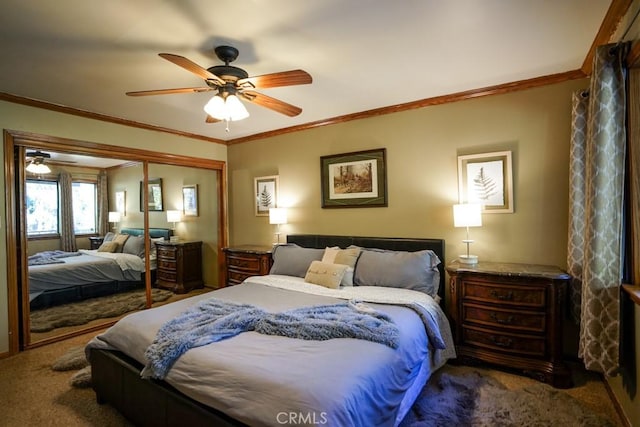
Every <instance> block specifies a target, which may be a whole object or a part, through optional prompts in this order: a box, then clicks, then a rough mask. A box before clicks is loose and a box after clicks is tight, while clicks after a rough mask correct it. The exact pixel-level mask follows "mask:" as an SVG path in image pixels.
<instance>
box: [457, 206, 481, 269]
mask: <svg viewBox="0 0 640 427" xmlns="http://www.w3.org/2000/svg"><path fill="white" fill-rule="evenodd" d="M481 225H482V205H478V204H473V203H465V204H459V205H453V226H454V227H466V228H467V238H466V239H465V240H463V242H464V243H466V244H467V253H466V255H460V256H459V257H458V262H460V264H467V265H475V264H477V263H478V256H477V255H470V254H469V244H471V243H473V240H471V239H469V227H480V226H481Z"/></svg>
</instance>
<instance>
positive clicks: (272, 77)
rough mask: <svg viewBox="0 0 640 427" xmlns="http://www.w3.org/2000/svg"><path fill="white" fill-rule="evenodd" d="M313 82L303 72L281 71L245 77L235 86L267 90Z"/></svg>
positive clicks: (309, 76) (308, 75) (307, 74)
mask: <svg viewBox="0 0 640 427" xmlns="http://www.w3.org/2000/svg"><path fill="white" fill-rule="evenodd" d="M312 81H313V79H312V78H311V75H310V74H309V73H307V72H306V71H303V70H291V71H282V72H280V73H272V74H263V75H262V76H254V77H247V78H246V79H240V80H238V81H237V83H236V86H239V87H247V88H249V87H253V88H256V89H267V88H270V87H279V86H294V85H306V84H309V83H311V82H312Z"/></svg>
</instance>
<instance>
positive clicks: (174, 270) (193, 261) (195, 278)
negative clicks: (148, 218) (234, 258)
mask: <svg viewBox="0 0 640 427" xmlns="http://www.w3.org/2000/svg"><path fill="white" fill-rule="evenodd" d="M155 245H156V254H157V280H156V286H157V287H159V288H163V289H169V290H171V291H173V292H175V293H177V294H184V293H186V292H189V291H190V290H192V289H195V288H201V287H202V286H203V285H204V282H203V281H202V242H193V241H178V242H168V241H164V242H156V243H155Z"/></svg>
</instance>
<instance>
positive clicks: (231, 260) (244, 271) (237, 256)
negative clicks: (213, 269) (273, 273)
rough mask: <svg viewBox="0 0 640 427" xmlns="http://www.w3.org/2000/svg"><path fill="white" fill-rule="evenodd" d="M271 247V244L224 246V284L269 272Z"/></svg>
mask: <svg viewBox="0 0 640 427" xmlns="http://www.w3.org/2000/svg"><path fill="white" fill-rule="evenodd" d="M271 249H272V247H271V246H255V245H244V246H235V247H229V248H224V249H223V251H224V253H225V265H226V272H225V277H226V280H225V283H226V285H237V284H239V283H242V282H243V281H244V279H246V278H247V277H251V276H264V275H265V274H269V270H270V269H271V264H272V260H271Z"/></svg>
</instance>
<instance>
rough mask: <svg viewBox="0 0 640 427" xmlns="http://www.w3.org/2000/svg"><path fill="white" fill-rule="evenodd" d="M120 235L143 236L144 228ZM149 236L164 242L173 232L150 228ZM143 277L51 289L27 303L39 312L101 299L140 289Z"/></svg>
mask: <svg viewBox="0 0 640 427" xmlns="http://www.w3.org/2000/svg"><path fill="white" fill-rule="evenodd" d="M120 233H121V234H129V235H132V236H142V235H144V228H123V229H122V230H120ZM149 235H150V236H151V238H154V239H155V238H159V237H163V238H164V239H165V240H169V238H170V237H171V236H172V235H173V230H170V229H168V228H150V229H149ZM145 276H146V274H145V273H144V272H143V273H142V277H141V278H140V280H139V281H120V282H119V281H117V280H111V281H108V282H94V283H85V284H82V285H77V286H72V287H68V288H62V289H52V290H49V291H45V292H43V293H42V294H40V295H38V297H36V298H34V300H33V301H31V302H30V303H29V309H30V310H40V309H43V308H48V307H54V306H57V305H62V304H69V303H73V302H78V301H84V300H86V299H89V298H96V297H103V296H106V295H113V294H117V293H120V292H126V291H131V290H134V289H142V288H144V286H145ZM155 278H156V271H155V269H154V270H151V283H155V281H156V280H155Z"/></svg>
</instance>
